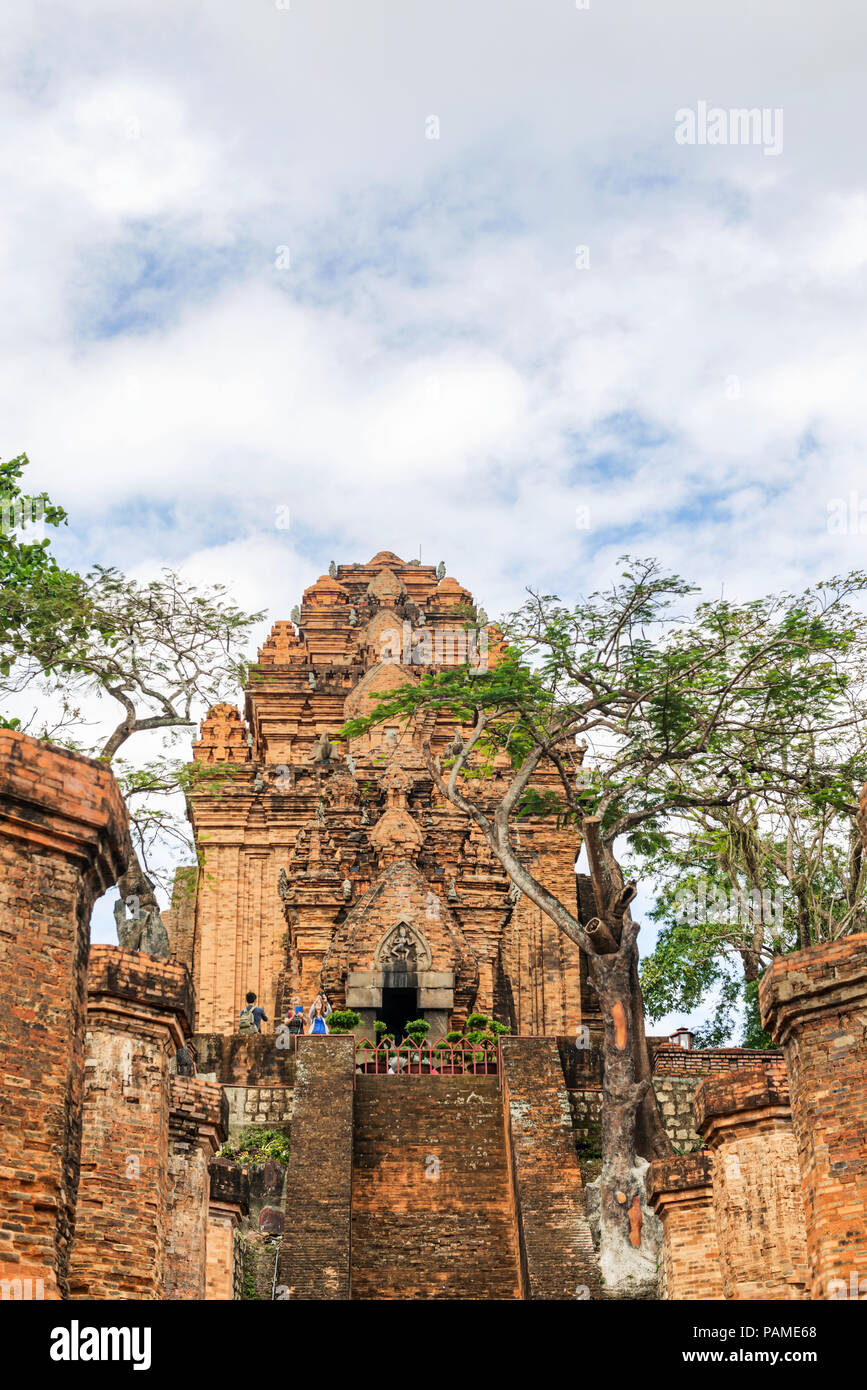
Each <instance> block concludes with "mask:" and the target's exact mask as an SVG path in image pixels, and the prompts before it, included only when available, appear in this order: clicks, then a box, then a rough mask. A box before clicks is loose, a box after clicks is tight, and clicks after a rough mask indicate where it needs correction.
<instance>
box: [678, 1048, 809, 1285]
mask: <svg viewBox="0 0 867 1390" xmlns="http://www.w3.org/2000/svg"><path fill="white" fill-rule="evenodd" d="M695 1118H696V1129H697V1130H698V1132H699V1134H701V1136H702V1138H703V1139H704V1141H705V1144H706V1146H707V1148H708V1149H710V1150H711V1152H712V1154H713V1205H714V1215H715V1220H716V1230H717V1238H718V1240H719V1252H720V1266H721V1269H722V1277H723V1289H724V1293H725V1297H726V1298H731V1299H754V1300H765V1299H792V1298H806V1297H808V1295H807V1292H806V1288H807V1248H806V1234H805V1230H804V1211H803V1207H802V1204H801V1194H800V1190H799V1185H798V1156H797V1150H796V1147H795V1136H794V1133H793V1131H792V1119H791V1111H790V1109H789V1087H788V1082H787V1081H786V1077H785V1073H784V1069H783V1066H782V1064H781V1063H780V1064H778V1065H776V1066H771V1067H742V1068H738V1070H737V1071H733V1072H729V1073H728V1074H725V1075H722V1076H715V1077H711V1078H708V1079H707V1080H706V1081H703V1082H702V1083H701V1085H700V1086H699V1088H698V1090H697V1091H696V1094H695Z"/></svg>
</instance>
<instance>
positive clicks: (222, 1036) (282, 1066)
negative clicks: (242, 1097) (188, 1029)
mask: <svg viewBox="0 0 867 1390" xmlns="http://www.w3.org/2000/svg"><path fill="white" fill-rule="evenodd" d="M191 1041H192V1044H193V1046H194V1047H195V1049H196V1065H197V1068H198V1073H199V1076H206V1077H209V1078H211V1079H213V1080H214V1081H219V1082H220V1084H221V1085H222V1086H293V1085H294V1084H295V1052H294V1049H293V1048H291V1047H289V1048H281V1047H278V1046H277V1042H278V1038H277V1037H276V1036H275V1035H274V1033H269V1032H266V1033H194V1034H193V1037H192V1040H191Z"/></svg>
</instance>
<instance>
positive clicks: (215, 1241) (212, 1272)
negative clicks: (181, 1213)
mask: <svg viewBox="0 0 867 1390" xmlns="http://www.w3.org/2000/svg"><path fill="white" fill-rule="evenodd" d="M208 1173H209V1176H210V1184H211V1191H210V1201H209V1204H208V1258H207V1284H206V1291H205V1297H206V1298H207V1299H209V1300H210V1299H215V1300H217V1299H224V1300H230V1299H233V1298H235V1296H236V1294H235V1285H236V1282H237V1279H236V1274H237V1265H238V1257H237V1250H236V1240H235V1231H236V1229H237V1227H238V1225H239V1224H240V1221H241V1217H242V1216H246V1214H247V1210H248V1207H249V1202H250V1178H249V1174H248V1172H247V1169H246V1168H242V1167H239V1166H238V1164H236V1163H229V1162H228V1160H227V1159H221V1158H215V1159H212V1160H211V1163H210V1164H209V1166H208Z"/></svg>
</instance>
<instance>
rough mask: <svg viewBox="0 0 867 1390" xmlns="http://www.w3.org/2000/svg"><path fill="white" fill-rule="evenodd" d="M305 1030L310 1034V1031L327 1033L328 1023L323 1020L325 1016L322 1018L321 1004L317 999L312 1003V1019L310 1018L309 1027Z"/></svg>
mask: <svg viewBox="0 0 867 1390" xmlns="http://www.w3.org/2000/svg"><path fill="white" fill-rule="evenodd" d="M307 1031H308V1034H310V1033H320V1034H321V1033H326V1034H327V1032H328V1024H327V1023H326V1022H325V1018H324V1016H323V1013H322V1005H321V1004H320V1003H319V1000H318V999H317V1001H316V1003H315V1004H314V1005H313V1019H312V1021H311V1024H310V1027H309V1028H308V1030H307Z"/></svg>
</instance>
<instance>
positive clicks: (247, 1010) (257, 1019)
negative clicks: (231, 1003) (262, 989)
mask: <svg viewBox="0 0 867 1390" xmlns="http://www.w3.org/2000/svg"><path fill="white" fill-rule="evenodd" d="M263 1019H264V1021H265V1022H266V1023H267V1022H268V1021H269V1020H268V1015H267V1014H266V1012H265V1010H264V1009H263V1008H262V1007H261V1005H259V1004H257V1003H256V996H255V994H254V993H253V991H252V990H250V992H249V994H248V995H247V1002H246V1004H245V1005H244V1007H243V1009H242V1010H241V1017H240V1019H239V1021H238V1032H239V1033H261V1031H262V1020H263Z"/></svg>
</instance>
